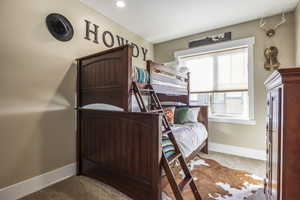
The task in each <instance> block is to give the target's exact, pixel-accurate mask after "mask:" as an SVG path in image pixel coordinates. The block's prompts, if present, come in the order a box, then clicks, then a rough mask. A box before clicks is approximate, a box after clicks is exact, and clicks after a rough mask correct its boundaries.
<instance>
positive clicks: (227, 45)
mask: <svg viewBox="0 0 300 200" xmlns="http://www.w3.org/2000/svg"><path fill="white" fill-rule="evenodd" d="M254 44H255V37H249V38H244V39H240V40H232V41H227V42H220V43H216V44H210V45H205V46H201V47H196V48H190V49H186V50H181V51H175V52H174V56H175V58H177V59H178V58H180V57H183V56H189V55H193V54H199V53H209V52H215V51H220V50H226V49H232V48H236V47H243V46H253V45H254Z"/></svg>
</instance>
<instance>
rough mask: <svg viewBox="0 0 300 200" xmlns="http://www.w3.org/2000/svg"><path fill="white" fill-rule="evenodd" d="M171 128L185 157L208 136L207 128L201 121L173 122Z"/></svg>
mask: <svg viewBox="0 0 300 200" xmlns="http://www.w3.org/2000/svg"><path fill="white" fill-rule="evenodd" d="M172 130H173V134H174V136H175V139H176V141H177V144H178V146H179V148H180V150H181V152H182V154H183V156H184V157H185V158H186V157H188V156H189V155H191V153H192V152H194V151H195V150H196V149H198V148H199V146H200V145H201V144H202V143H203V142H204V141H205V140H206V139H207V137H208V133H207V130H206V128H205V126H204V125H203V124H202V123H186V124H183V125H181V124H175V125H174V126H173V127H172Z"/></svg>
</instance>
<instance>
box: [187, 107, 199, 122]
mask: <svg viewBox="0 0 300 200" xmlns="http://www.w3.org/2000/svg"><path fill="white" fill-rule="evenodd" d="M199 111H200V108H189V109H188V112H187V115H186V119H185V123H188V122H192V123H195V122H198V114H199Z"/></svg>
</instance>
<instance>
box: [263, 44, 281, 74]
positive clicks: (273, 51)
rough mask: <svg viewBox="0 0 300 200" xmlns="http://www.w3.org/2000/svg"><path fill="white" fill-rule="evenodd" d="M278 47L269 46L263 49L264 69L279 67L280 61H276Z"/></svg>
mask: <svg viewBox="0 0 300 200" xmlns="http://www.w3.org/2000/svg"><path fill="white" fill-rule="evenodd" d="M278 53H279V51H278V48H277V47H274V46H271V47H269V48H266V49H265V52H264V54H265V58H266V61H265V69H266V70H268V71H270V70H276V69H278V68H279V67H280V62H278V58H277V57H278Z"/></svg>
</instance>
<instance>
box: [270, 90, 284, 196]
mask: <svg viewBox="0 0 300 200" xmlns="http://www.w3.org/2000/svg"><path fill="white" fill-rule="evenodd" d="M281 90H282V89H281V88H276V89H274V90H272V91H271V99H270V100H271V101H270V111H269V112H270V124H269V126H270V127H269V140H270V143H271V144H270V146H269V150H270V154H271V155H270V157H269V167H270V168H271V172H270V173H269V176H270V183H269V184H270V186H271V188H270V189H271V194H270V195H271V197H272V198H271V199H273V200H278V199H279V197H280V194H279V192H280V152H281V147H280V140H281V136H280V135H281Z"/></svg>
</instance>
